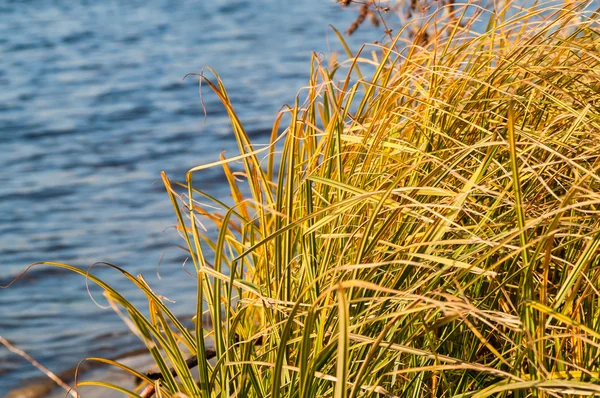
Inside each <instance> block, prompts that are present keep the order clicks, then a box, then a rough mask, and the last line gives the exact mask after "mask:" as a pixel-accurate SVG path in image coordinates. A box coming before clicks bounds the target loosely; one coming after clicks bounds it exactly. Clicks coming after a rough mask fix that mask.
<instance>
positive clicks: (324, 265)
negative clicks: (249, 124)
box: [61, 7, 600, 398]
mask: <svg viewBox="0 0 600 398" xmlns="http://www.w3.org/2000/svg"><path fill="white" fill-rule="evenodd" d="M596 16H597V15H596ZM580 17H581V14H580V13H579V11H578V10H577V8H576V7H564V8H556V9H548V8H546V9H543V10H542V9H540V8H536V7H532V8H530V9H528V10H526V11H525V12H523V13H516V14H515V15H514V16H513V17H511V18H505V17H504V15H502V14H498V15H496V14H491V15H490V16H489V23H488V25H487V29H486V30H485V32H483V33H482V34H471V33H467V32H464V31H463V30H462V29H461V28H460V20H461V18H460V17H458V18H456V20H455V21H454V22H452V23H449V24H448V26H447V28H446V30H445V31H444V32H440V35H439V37H437V38H436V39H435V40H432V41H431V42H430V43H429V44H428V45H427V46H421V45H417V44H414V45H410V44H408V45H404V44H403V45H400V41H399V39H397V40H395V41H392V42H390V43H388V44H387V45H384V46H379V47H374V48H373V50H374V51H373V52H372V56H371V57H370V58H367V56H366V55H365V54H366V53H367V51H366V50H362V51H361V52H360V53H359V54H349V60H348V61H347V62H346V63H341V64H336V65H335V66H334V68H333V69H331V70H330V69H327V67H326V66H325V65H324V63H323V62H321V61H320V60H319V59H318V58H314V62H313V65H312V73H311V79H310V83H309V86H308V88H307V90H306V91H305V92H304V93H303V94H302V95H305V96H306V97H305V99H304V100H303V101H300V100H298V101H297V102H296V103H295V104H294V106H292V107H289V108H288V109H286V110H285V111H284V112H282V114H280V115H279V116H278V117H277V119H276V121H275V124H274V126H273V133H272V139H271V145H269V146H266V147H261V148H258V149H257V148H255V147H254V146H253V145H252V143H251V142H250V140H249V138H248V136H247V134H246V132H245V131H244V128H243V125H242V122H241V121H240V119H239V118H238V117H237V116H236V114H235V112H234V110H233V107H232V104H231V102H230V100H229V97H228V96H227V92H226V90H225V88H224V86H223V84H222V82H221V80H220V79H219V78H218V76H216V75H211V76H212V77H210V78H209V77H208V76H207V75H206V74H205V75H203V76H202V77H201V79H202V81H203V83H204V84H206V85H208V87H210V88H211V89H212V90H213V91H214V92H215V93H216V94H217V95H218V96H219V98H220V99H221V101H222V102H223V105H224V106H225V107H226V109H227V111H228V112H229V116H230V118H231V123H232V129H233V133H234V136H235V139H236V140H237V142H238V145H239V151H240V154H239V155H238V156H235V157H232V158H227V159H226V158H223V159H222V160H221V161H220V162H217V163H213V164H209V165H204V166H199V167H196V168H194V169H192V170H190V172H189V173H188V175H187V181H186V182H185V183H184V184H179V185H180V186H182V187H183V188H185V189H184V191H182V190H181V189H178V188H177V186H176V185H175V183H173V182H171V181H170V180H169V179H168V178H167V176H166V175H163V180H164V183H165V186H166V187H167V191H168V193H169V196H170V198H171V200H172V203H173V206H174V209H175V212H176V214H177V218H178V222H179V229H180V231H181V233H182V235H183V237H184V238H185V240H186V242H187V245H188V248H189V256H190V258H191V260H192V262H193V264H194V266H195V270H196V272H197V277H198V297H197V303H196V306H197V314H198V316H196V319H195V330H188V329H187V328H186V327H184V326H183V324H182V322H180V321H179V320H178V319H177V318H176V317H175V316H174V315H173V314H172V313H171V312H170V311H169V309H168V308H167V306H166V305H165V304H164V303H163V301H162V300H161V298H160V297H158V296H157V295H155V294H154V293H153V292H152V290H151V289H150V288H149V287H148V286H147V285H146V284H145V283H144V281H143V280H142V279H138V278H135V277H133V276H131V275H128V274H127V273H126V272H125V271H122V272H123V273H124V274H125V275H126V276H127V277H128V278H130V279H131V281H132V282H133V283H135V284H136V285H137V286H138V287H139V288H140V289H142V290H143V291H144V293H145V294H146V295H147V296H148V302H149V312H150V316H149V317H147V316H145V315H143V314H142V312H141V311H139V310H138V309H136V308H134V307H133V306H132V305H131V304H130V303H129V302H128V301H127V300H126V299H125V298H124V297H123V296H121V295H120V294H119V293H118V292H116V291H114V290H113V289H112V288H111V287H110V286H109V285H107V284H105V283H104V282H102V281H100V280H98V279H96V278H94V277H93V276H88V277H89V278H91V279H92V280H93V281H94V282H96V283H98V284H99V285H100V286H101V287H103V288H104V289H105V291H106V295H107V297H108V298H109V299H110V300H111V301H112V302H113V303H114V304H115V305H119V306H121V307H123V308H124V309H125V310H126V312H127V313H128V315H129V317H130V319H131V321H132V322H131V323H132V327H133V329H134V330H135V331H136V333H138V334H139V336H140V338H141V339H142V340H143V342H144V343H145V344H146V345H147V346H148V349H149V351H150V353H151V354H152V356H153V358H154V360H155V361H156V364H157V366H158V369H159V373H158V376H157V374H154V375H152V377H150V376H148V375H145V374H142V373H139V372H137V371H135V370H132V369H129V368H126V367H124V366H123V365H119V364H117V363H113V364H115V365H116V366H120V367H123V368H124V369H125V370H127V371H129V372H131V373H132V374H134V375H136V376H137V377H139V378H140V379H141V380H142V386H140V390H139V391H137V392H132V391H127V393H128V394H130V395H132V396H136V397H139V396H143V397H147V396H150V395H152V394H154V393H156V394H157V396H162V397H183V396H186V397H216V396H240V397H271V398H277V397H325V396H334V397H336V398H342V397H344V398H345V397H351V398H355V397H363V396H373V397H376V396H402V397H419V396H435V397H454V396H456V397H487V396H515V397H526V396H537V397H546V396H560V395H561V394H567V395H569V394H571V395H582V394H583V395H585V394H588V395H590V394H600V386H599V385H598V381H600V374H599V372H598V370H599V367H600V363H599V361H600V292H599V289H600V255H599V254H598V253H599V250H598V249H599V246H600V216H599V211H600V173H599V170H600V47H599V46H598V42H599V40H600V38H599V31H598V29H597V25H594V22H593V21H594V18H593V17H592V18H587V19H586V18H580ZM576 18H580V19H582V20H581V21H579V23H578V24H576V25H572V22H573V21H574V20H575V19H576ZM442 33H443V34H442ZM340 37H341V36H340ZM398 37H400V36H398ZM415 43H421V42H420V41H419V40H418V38H417V39H415ZM361 68H362V69H364V70H362V71H361ZM366 69H370V72H369V76H370V77H368V78H367V77H365V75H364V74H363V72H365V73H366ZM341 73H345V74H344V75H343V76H341V78H340V77H338V76H339V75H340V74H341ZM355 77H356V78H355ZM303 98H304V97H303ZM285 115H287V117H289V118H290V122H289V125H288V126H287V128H286V129H285V131H284V133H283V134H282V135H279V133H278V132H279V131H280V123H281V120H283V119H282V118H283V117H284V116H285ZM232 164H235V165H236V167H237V166H239V165H240V164H241V167H243V171H242V172H239V171H238V172H235V171H234V170H233V169H232ZM207 167H222V168H223V170H224V172H225V175H226V176H227V180H228V182H229V186H230V188H231V197H232V198H233V205H231V206H229V205H226V204H225V203H223V202H222V201H220V200H219V199H218V198H213V197H210V196H209V195H207V194H205V193H203V192H202V191H200V190H197V189H196V187H194V185H193V177H194V176H195V175H196V173H201V171H202V169H205V168H207ZM176 188H177V189H176ZM207 200H208V201H210V202H212V206H213V207H207V206H204V205H203V204H202V203H201V201H202V202H204V201H207ZM215 206H216V207H217V208H220V209H222V211H216V212H215V211H214V207H215ZM200 223H214V224H215V225H216V227H217V228H218V231H219V233H218V237H217V238H216V239H211V238H210V237H209V236H208V235H207V234H205V233H204V232H203V229H202V228H201V227H200ZM61 266H64V265H61ZM73 270H74V271H76V272H80V273H82V274H85V272H82V271H78V270H77V269H74V268H73ZM203 313H204V316H209V317H210V319H211V322H212V325H213V328H211V329H205V328H204V325H203V322H202V319H203V316H201V314H203ZM209 340H210V343H209V342H208V341H209ZM209 345H210V347H209ZM185 353H191V354H192V358H191V359H189V358H188V357H187V355H188V354H185ZM212 357H214V359H212V360H209V358H212ZM186 360H187V362H186ZM108 362H110V361H108ZM196 364H198V366H196ZM81 384H82V385H102V386H104V387H110V388H114V389H119V387H116V386H111V385H109V384H107V383H93V382H85V383H81ZM121 390H122V389H121Z"/></svg>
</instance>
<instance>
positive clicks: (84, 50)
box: [0, 0, 383, 396]
mask: <svg viewBox="0 0 600 398" xmlns="http://www.w3.org/2000/svg"><path fill="white" fill-rule="evenodd" d="M355 17H356V13H355V12H353V11H350V10H342V9H341V8H340V7H339V5H337V4H335V3H333V2H332V1H324V0H303V1H291V0H257V1H234V0H212V1H206V0H199V1H186V2H175V1H167V0H144V1H127V2H124V1H117V0H114V1H101V2H93V1H89V2H87V1H81V0H77V1H76V0H54V1H33V0H32V1H3V2H1V3H0V134H1V136H0V137H1V140H0V260H1V263H0V285H6V284H8V283H10V282H11V281H12V280H13V279H14V278H15V277H16V276H17V275H19V273H20V272H21V271H23V269H24V268H25V267H26V266H27V265H29V264H31V263H33V262H36V261H58V262H65V263H68V264H71V265H74V266H77V267H80V268H82V269H87V267H89V266H90V265H92V264H93V263H95V262H97V261H106V262H109V263H113V264H116V265H118V266H121V267H123V268H125V269H126V270H127V271H129V272H130V273H132V274H134V275H135V274H139V273H143V274H144V277H145V279H146V281H147V282H148V283H149V284H150V285H151V287H152V288H153V289H154V290H155V291H157V292H158V293H159V294H162V295H164V296H167V297H169V298H170V299H173V300H175V301H176V303H175V304H172V305H171V307H172V308H173V309H174V311H175V312H176V313H177V314H180V315H182V316H184V318H185V317H186V316H187V315H191V313H192V312H193V310H194V299H195V280H194V279H193V278H192V277H190V276H189V275H188V274H187V273H186V271H185V270H183V269H182V264H183V263H184V261H185V254H184V253H183V252H182V251H181V250H179V249H177V248H173V246H174V245H179V244H183V240H182V239H181V238H180V237H179V236H178V234H177V233H176V232H175V230H174V228H173V226H174V225H175V223H176V218H175V215H174V212H173V209H172V207H171V204H170V201H169V199H168V197H167V194H166V193H165V191H164V188H163V186H162V183H161V181H160V172H161V171H162V170H164V171H166V172H167V174H168V175H169V177H171V178H172V179H175V180H182V179H183V178H184V175H185V172H186V171H187V170H188V169H190V168H191V167H193V166H196V165H199V164H203V163H207V162H211V161H214V160H217V159H218V157H219V154H220V153H221V151H226V154H227V155H228V156H234V155H235V154H236V144H235V141H234V139H233V136H232V133H231V130H230V125H229V121H228V119H227V115H226V112H225V110H224V108H223V107H222V105H221V104H220V103H219V102H218V100H217V99H216V97H215V96H214V95H209V93H208V90H207V89H206V90H205V91H204V93H205V96H204V101H205V105H206V108H207V118H206V120H205V119H204V112H203V110H202V106H201V103H200V99H199V95H198V86H197V79H195V78H193V77H191V78H188V79H186V80H182V78H183V76H184V75H186V74H187V73H198V72H200V71H201V70H202V68H203V67H205V66H211V67H213V68H215V69H216V70H217V71H218V72H219V74H220V75H221V77H222V79H223V81H224V83H225V84H226V87H227V88H228V92H229V95H230V97H231V99H232V102H233V104H234V105H235V107H236V110H237V111H238V113H239V116H240V117H241V120H242V122H243V123H244V125H245V127H246V129H247V131H249V133H250V135H251V136H252V138H253V139H254V140H256V141H257V142H266V141H267V140H268V135H269V133H270V129H271V124H272V121H273V120H274V118H275V115H276V113H277V112H278V110H279V109H280V108H281V106H282V105H283V104H285V103H292V102H293V101H294V97H295V95H296V92H297V91H298V90H299V89H300V88H302V87H304V86H305V85H306V84H307V82H308V73H309V61H310V57H311V52H312V51H316V52H323V53H325V54H330V53H331V51H334V50H337V51H339V50H341V46H340V45H339V43H338V41H337V39H336V38H335V35H334V34H333V32H332V31H331V30H330V29H328V24H334V25H336V26H337V27H338V28H339V29H340V30H342V31H343V30H345V29H346V28H347V27H348V26H349V25H350V23H351V22H352V21H353V20H354V19H355ZM382 36H383V34H382V31H379V30H375V29H374V28H372V27H370V26H369V24H365V25H363V26H362V27H361V28H360V29H359V30H358V32H356V33H355V35H354V36H352V37H351V38H350V40H349V41H350V43H351V45H353V47H354V49H357V48H358V47H359V45H360V44H361V43H363V42H365V41H374V40H380V39H381V38H382ZM195 182H196V184H198V186H199V187H201V188H203V189H206V190H208V191H210V192H211V193H212V194H214V195H216V196H218V197H220V198H227V197H228V190H227V189H226V186H225V180H224V178H223V176H222V175H221V174H220V173H219V171H218V170H216V169H215V170H207V171H205V172H202V173H199V174H196V175H195ZM163 253H164V254H165V256H164V260H163V262H162V264H161V265H160V268H158V267H157V264H158V263H159V261H160V259H161V256H162V255H163ZM157 271H159V272H160V276H161V279H160V280H159V279H158V278H157ZM93 272H94V273H95V274H97V275H99V276H101V277H103V278H105V279H106V280H107V281H108V282H109V283H110V284H111V285H112V286H114V287H115V288H117V289H118V290H120V291H122V292H124V293H125V295H126V297H128V298H130V299H131V300H132V301H134V302H136V303H139V304H140V305H143V304H144V300H143V297H141V295H140V294H139V293H138V292H137V291H136V289H135V288H132V285H130V284H129V283H127V282H126V281H125V280H124V278H123V277H120V276H119V275H118V274H117V273H116V272H114V271H109V270H107V269H106V267H102V266H97V267H95V268H94V269H93ZM90 292H91V294H92V295H93V296H94V298H95V299H96V300H97V301H98V302H99V303H100V304H102V303H103V300H102V297H101V292H100V291H99V289H94V288H93V287H91V288H90ZM0 335H1V336H3V337H5V338H7V339H9V340H10V341H11V342H12V343H13V344H14V345H15V346H17V347H18V348H20V349H23V350H25V351H27V352H28V353H29V354H30V355H31V356H33V357H34V358H35V359H37V360H38V361H39V362H40V363H42V364H43V365H45V366H47V367H48V368H49V369H50V370H52V371H54V372H56V373H60V372H61V371H64V370H66V369H69V368H71V367H73V366H74V365H76V364H77V362H79V361H80V360H81V359H83V358H85V357H88V356H104V357H115V356H118V355H121V354H123V353H124V352H128V351H130V350H132V349H134V348H137V347H140V343H139V341H138V340H137V339H136V338H135V337H132V336H131V335H130V334H129V333H128V331H127V329H126V327H125V326H124V324H123V323H122V321H121V320H120V318H119V317H118V316H117V315H115V314H114V312H113V311H112V310H110V309H102V308H100V307H99V306H97V305H96V304H94V302H93V301H92V300H91V298H90V296H89V294H88V290H87V287H86V283H85V279H84V278H82V277H80V276H78V275H74V274H73V273H69V272H64V271H60V270H58V269H55V268H51V267H48V266H40V267H37V268H35V269H33V270H30V271H29V272H28V273H27V274H26V275H25V276H24V277H23V278H21V279H20V280H19V281H17V282H16V283H15V284H14V285H13V286H12V287H11V288H9V289H3V290H0ZM38 376H41V373H40V372H39V371H38V370H37V369H36V368H34V367H33V366H32V365H30V364H29V363H28V362H27V361H25V360H23V359H21V358H20V357H19V356H17V355H15V354H13V353H11V352H9V351H8V350H7V349H5V348H4V347H3V346H0V396H2V395H4V394H5V393H6V392H8V391H9V390H11V389H12V388H15V387H19V386H23V385H25V384H26V383H28V382H29V380H30V379H31V378H32V377H38Z"/></svg>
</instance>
